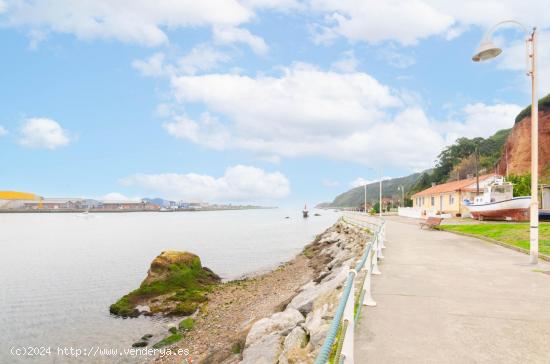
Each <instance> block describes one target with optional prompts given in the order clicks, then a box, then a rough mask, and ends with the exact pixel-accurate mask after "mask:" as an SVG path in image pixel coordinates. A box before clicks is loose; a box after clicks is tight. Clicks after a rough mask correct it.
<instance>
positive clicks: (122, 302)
mask: <svg viewBox="0 0 550 364" xmlns="http://www.w3.org/2000/svg"><path fill="white" fill-rule="evenodd" d="M109 312H110V313H112V314H113V315H118V316H122V317H136V316H137V315H139V312H138V311H137V310H136V308H135V305H134V304H132V303H131V302H130V300H129V297H128V295H126V296H124V297H122V298H121V299H119V300H118V301H117V302H116V303H113V304H112V305H111V306H110V307H109Z"/></svg>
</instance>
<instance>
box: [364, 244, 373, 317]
mask: <svg viewBox="0 0 550 364" xmlns="http://www.w3.org/2000/svg"><path fill="white" fill-rule="evenodd" d="M373 256H374V253H373V250H372V247H371V250H370V251H369V257H368V258H367V264H365V269H366V270H367V272H366V274H367V277H366V278H365V282H364V283H363V290H365V296H364V297H363V302H361V304H363V305H365V306H376V301H375V300H374V299H373V298H372V289H371V277H372V259H373Z"/></svg>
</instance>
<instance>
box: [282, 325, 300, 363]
mask: <svg viewBox="0 0 550 364" xmlns="http://www.w3.org/2000/svg"><path fill="white" fill-rule="evenodd" d="M306 344H307V334H306V332H305V331H304V329H302V328H301V327H300V326H296V327H295V328H294V329H293V330H292V331H291V332H290V333H289V334H288V335H287V336H286V337H285V340H284V342H283V352H282V353H281V355H280V356H279V364H290V362H295V360H294V359H295V358H296V357H298V356H299V355H300V354H301V353H299V352H300V351H302V348H303V347H304V346H305V345H306ZM289 358H290V359H291V360H290V361H289Z"/></svg>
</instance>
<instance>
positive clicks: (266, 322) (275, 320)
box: [246, 308, 305, 347]
mask: <svg viewBox="0 0 550 364" xmlns="http://www.w3.org/2000/svg"><path fill="white" fill-rule="evenodd" d="M304 320H305V318H304V316H302V314H301V313H300V312H299V311H298V310H295V309H293V308H287V309H286V310H284V311H283V312H277V313H274V314H273V315H271V316H270V317H266V318H263V319H260V320H258V321H256V323H254V325H253V326H252V328H251V329H250V331H249V332H248V335H247V336H246V347H249V346H251V345H253V344H254V343H255V342H256V341H258V340H260V339H261V338H263V337H264V336H267V335H269V334H271V333H277V334H280V335H286V334H287V333H288V332H290V330H292V329H293V328H294V327H295V326H296V325H298V324H299V323H301V322H304Z"/></svg>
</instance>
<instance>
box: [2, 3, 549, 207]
mask: <svg viewBox="0 0 550 364" xmlns="http://www.w3.org/2000/svg"><path fill="white" fill-rule="evenodd" d="M455 3H456V2H447V1H436V0H433V1H432V0H415V1H395V2H376V1H348V0H343V1H336V0H304V1H298V0H296V1H294V0H248V1H244V0H243V1H237V0H227V1H223V2H217V1H201V2H200V3H197V2H194V1H180V2H172V1H124V0H120V1H115V2H112V1H111V2H109V1H102V0H98V1H94V2H72V1H68V0H57V1H53V0H49V1H48V0H46V1H11V0H10V1H7V0H0V44H2V58H1V59H2V67H1V71H0V72H1V77H0V100H2V102H1V105H2V107H1V113H0V163H1V165H2V166H3V168H2V173H1V174H0V189H6V190H22V191H30V192H35V193H38V194H40V195H44V196H90V197H102V196H106V195H108V196H111V197H113V196H115V197H119V198H122V197H123V196H125V197H128V198H134V197H145V196H164V197H167V198H173V199H186V200H194V201H210V202H212V201H218V202H227V201H231V202H237V203H239V202H254V203H268V204H278V205H290V204H301V203H303V202H304V201H307V202H309V203H310V204H314V203H317V202H320V201H326V200H331V199H332V198H333V197H334V196H335V195H336V194H338V193H340V192H343V191H345V190H347V189H348V188H349V187H350V186H351V185H352V184H353V183H358V181H360V180H375V179H377V178H378V172H377V170H378V169H381V170H382V172H381V173H382V175H383V176H391V177H396V176H401V175H406V174H409V173H411V172H414V171H419V170H423V169H425V168H428V167H430V166H431V165H432V164H433V160H434V159H435V157H436V155H437V153H438V152H439V151H440V150H441V148H442V147H444V146H445V145H448V144H449V143H450V142H452V141H453V140H454V139H456V138H457V137H459V136H467V137H474V136H484V137H486V136H489V135H491V134H492V133H494V132H495V131H497V130H499V129H502V128H505V127H511V126H512V125H513V118H514V116H515V115H516V114H517V112H518V111H519V110H521V108H522V107H524V106H525V105H526V104H528V103H529V102H530V94H529V84H528V79H527V77H525V76H524V75H523V72H522V70H523V69H524V67H525V64H524V60H523V57H524V52H525V51H524V49H523V41H522V37H523V35H522V34H521V33H520V32H518V31H515V30H514V29H503V30H501V31H499V32H498V33H496V38H495V39H496V41H497V42H498V43H499V44H501V45H502V46H503V47H504V49H505V50H504V53H503V55H502V56H501V57H500V59H497V60H495V61H492V62H488V63H484V64H475V63H473V62H472V61H471V56H472V53H473V51H474V49H475V47H476V46H477V44H478V43H479V41H480V39H481V37H482V36H483V34H484V32H485V30H486V29H487V28H488V27H489V26H490V25H492V24H494V23H495V22H497V21H500V20H503V19H508V18H517V19H519V20H522V21H524V22H525V23H526V24H529V25H530V24H536V25H538V27H539V29H540V30H541V31H540V40H539V44H540V59H539V64H540V73H541V76H540V92H541V95H542V94H543V93H545V92H546V93H547V92H548V91H550V86H549V84H550V77H549V76H548V73H549V72H547V71H550V66H549V64H550V50H548V49H547V48H546V47H545V44H547V43H549V42H548V41H550V36H548V28H549V26H550V15H549V14H547V13H548V12H547V11H546V7H545V5H544V3H543V2H542V1H528V3H530V4H529V5H530V6H526V5H525V2H522V3H521V4H518V2H517V1H501V2H499V3H498V4H496V3H494V2H483V1H481V2H480V1H465V2H463V3H461V4H455ZM458 5H460V6H458ZM113 193H116V194H115V195H113ZM120 195H123V196H120Z"/></svg>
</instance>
